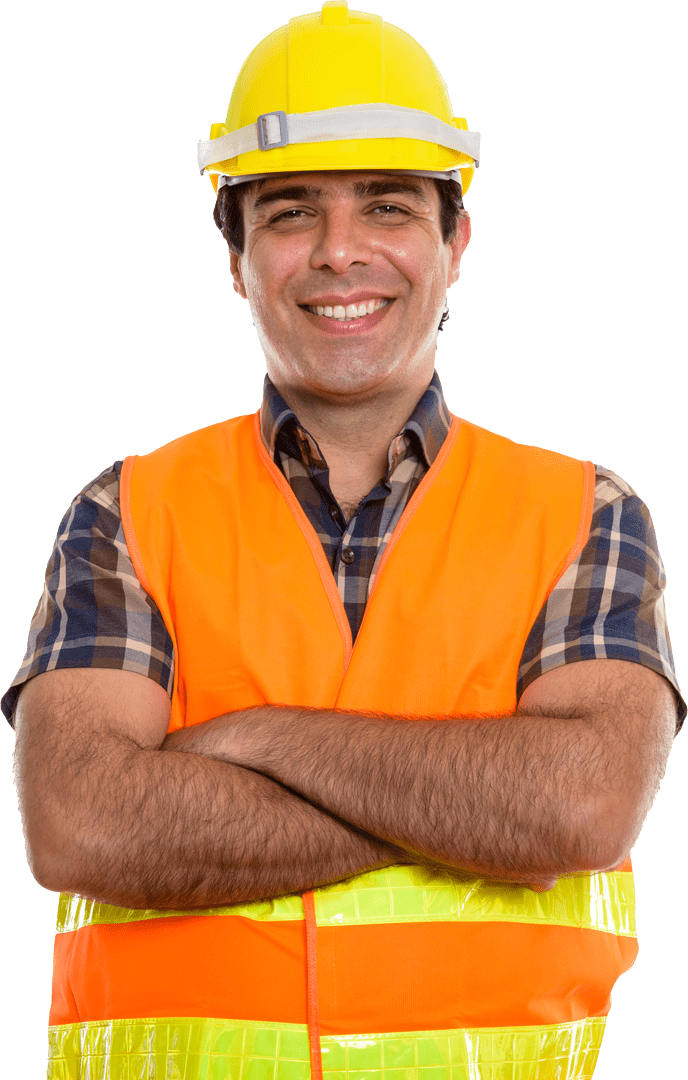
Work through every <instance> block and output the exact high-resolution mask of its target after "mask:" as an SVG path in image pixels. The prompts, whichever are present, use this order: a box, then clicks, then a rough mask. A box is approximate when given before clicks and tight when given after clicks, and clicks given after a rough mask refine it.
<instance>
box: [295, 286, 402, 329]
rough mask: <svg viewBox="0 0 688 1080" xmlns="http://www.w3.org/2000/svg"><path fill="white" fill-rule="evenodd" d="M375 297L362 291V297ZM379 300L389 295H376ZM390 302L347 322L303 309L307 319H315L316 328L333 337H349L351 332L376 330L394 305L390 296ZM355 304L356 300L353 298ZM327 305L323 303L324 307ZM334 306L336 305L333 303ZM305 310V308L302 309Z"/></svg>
mask: <svg viewBox="0 0 688 1080" xmlns="http://www.w3.org/2000/svg"><path fill="white" fill-rule="evenodd" d="M366 296H367V297H368V299H370V300H372V299H374V298H373V297H372V296H370V295H369V294H363V293H361V299H366ZM376 299H379V300H386V299H387V297H383V296H380V297H376ZM389 299H390V303H389V304H385V306H384V307H381V308H378V309H377V311H374V312H373V314H372V315H365V316H363V317H362V318H360V319H351V321H350V322H347V321H346V320H345V319H328V317H327V315H314V314H313V312H312V311H305V310H304V311H303V313H304V315H305V316H306V318H307V319H312V320H313V321H314V324H315V327H316V329H318V330H320V331H321V333H323V334H329V335H330V336H332V337H349V336H350V335H351V334H354V335H358V334H369V333H370V331H371V330H374V329H375V327H376V326H377V325H378V323H380V322H382V320H383V319H384V317H385V316H386V314H387V312H388V311H391V310H392V308H393V307H394V300H392V298H391V297H390V298H389ZM351 303H352V304H353V303H354V301H353V300H352V301H351ZM324 306H325V305H323V307H324ZM332 306H334V305H332ZM302 310H303V309H302Z"/></svg>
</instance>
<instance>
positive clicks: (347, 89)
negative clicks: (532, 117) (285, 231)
mask: <svg viewBox="0 0 688 1080" xmlns="http://www.w3.org/2000/svg"><path fill="white" fill-rule="evenodd" d="M383 102H384V103H386V104H388V105H392V106H401V107H404V108H408V109H416V110H421V111H422V112H424V113H429V114H431V116H434V117H437V118H438V119H439V120H441V121H444V123H446V124H449V125H451V127H454V128H457V129H460V130H464V131H465V130H467V126H468V125H467V123H466V121H465V120H464V119H463V118H458V117H454V116H453V115H452V106H451V102H450V100H449V93H448V91H447V87H446V85H445V83H444V80H443V79H442V76H441V75H440V73H439V71H438V69H437V67H436V66H435V64H434V62H433V61H432V59H431V57H430V56H429V55H428V53H427V52H426V51H425V49H423V48H422V47H421V46H420V45H419V44H418V42H417V41H415V40H414V39H413V38H412V37H411V36H410V35H409V34H407V33H405V32H404V31H403V30H400V29H399V28H398V27H397V26H393V25H392V24H391V23H387V22H383V20H382V18H381V17H380V16H379V15H370V14H368V13H367V12H365V11H349V10H348V7H347V3H346V0H329V2H326V3H324V4H323V8H322V12H315V13H313V14H310V15H300V16H298V17H297V18H294V19H290V20H289V23H288V24H287V25H286V26H281V27H280V28H279V30H275V31H274V32H273V33H272V34H269V35H268V36H267V37H266V38H264V39H263V41H261V42H260V44H259V45H257V46H256V48H255V49H254V50H253V52H252V53H251V54H250V55H249V56H248V58H247V60H246V61H245V63H244V65H243V67H242V68H241V71H240V72H239V75H238V77H237V80H236V83H235V84H234V90H233V92H232V98H231V101H230V103H229V109H228V111H227V118H226V121H225V123H224V124H213V125H212V128H211V131H210V138H211V140H214V139H218V138H221V137H222V136H224V135H229V134H230V133H233V132H236V131H238V130H239V129H241V128H247V127H248V126H249V125H255V124H256V122H257V121H258V120H259V118H260V117H261V116H264V115H266V114H276V113H283V114H286V116H287V117H288V116H289V114H295V113H312V112H316V111H318V110H325V109H335V108H337V107H340V106H357V105H359V106H360V105H367V106H370V104H371V103H383ZM199 145H200V144H199ZM205 145H207V144H205ZM474 168H475V161H474V159H473V158H472V157H470V156H469V155H468V154H465V153H462V152H460V151H459V150H455V149H450V148H448V147H446V146H441V145H439V144H437V143H432V142H428V141H425V140H420V139H413V138H381V137H375V138H347V139H341V140H330V141H327V142H298V143H289V144H288V145H282V146H272V147H271V148H269V149H254V150H250V151H249V152H247V153H240V154H238V155H237V156H236V157H233V158H228V159H226V160H224V161H218V162H214V163H211V164H209V165H207V166H206V171H208V173H209V174H210V178H211V180H212V182H213V186H214V188H215V190H216V191H217V185H218V179H219V176H220V175H225V176H228V177H240V176H254V175H256V174H259V175H265V174H271V173H285V172H320V171H326V170H340V169H351V170H358V171H363V170H365V171H367V170H374V169H385V170H390V169H393V170H408V171H421V172H422V171H428V172H443V173H447V172H449V171H451V170H456V169H460V170H461V186H462V190H463V191H464V192H465V191H467V190H468V187H469V185H470V182H471V179H472V177H473V171H474Z"/></svg>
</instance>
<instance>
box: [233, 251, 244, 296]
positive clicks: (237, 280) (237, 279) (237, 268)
mask: <svg viewBox="0 0 688 1080" xmlns="http://www.w3.org/2000/svg"><path fill="white" fill-rule="evenodd" d="M229 265H230V267H231V269H232V277H233V278H234V292H236V293H239V296H243V298H244V300H248V295H247V293H246V289H245V288H244V278H243V275H242V273H241V255H236V254H235V253H234V252H233V251H230V253H229Z"/></svg>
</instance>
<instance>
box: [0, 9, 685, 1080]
mask: <svg viewBox="0 0 688 1080" xmlns="http://www.w3.org/2000/svg"><path fill="white" fill-rule="evenodd" d="M376 65H377V66H376ZM383 75H384V79H383ZM371 106H374V107H371ZM330 110H332V111H330ZM323 112H327V113H328V115H326V116H324V117H323V116H322V115H321V114H322V113H323ZM452 121H453V118H452V111H451V107H450V104H449V101H448V98H447V96H446V89H444V87H443V84H442V82H441V78H440V77H439V74H438V73H437V72H436V70H435V69H434V67H433V65H432V62H431V61H430V59H429V57H427V54H425V53H424V52H423V50H421V49H420V48H419V46H418V45H417V44H416V43H415V42H413V41H412V39H409V38H408V36H407V35H405V34H403V33H402V32H401V31H399V30H397V29H396V28H395V27H392V26H390V25H389V24H382V23H381V20H379V19H377V18H376V17H375V16H369V15H365V14H363V13H360V12H356V13H353V12H352V13H349V12H348V11H347V8H346V4H345V3H343V2H341V0H335V2H334V3H329V4H328V3H326V4H325V5H324V6H323V10H322V13H317V14H316V15H311V16H303V17H301V18H298V19H294V20H292V21H291V22H290V24H289V26H288V27H283V28H281V30H279V31H276V32H275V34H273V35H271V36H270V37H269V38H268V39H266V41H265V42H262V43H261V44H260V45H259V46H258V47H257V49H256V50H254V53H252V54H251V57H249V59H248V60H247V62H246V64H245V65H244V68H243V69H242V72H241V73H240V75H239V78H238V80H237V84H236V86H235V90H234V94H233V96H232V102H231V104H230V109H229V113H228V117H227V123H226V125H216V126H214V129H213V132H212V133H211V134H212V137H211V140H209V143H208V144H202V145H201V148H200V160H201V164H202V165H203V167H204V168H208V167H210V169H209V171H211V175H212V176H213V178H214V183H215V184H216V185H217V187H218V189H219V190H218V201H217V205H216V221H217V223H218V225H219V226H220V227H221V229H222V231H223V234H224V235H225V237H226V238H227V239H228V241H229V242H230V248H231V269H232V275H233V279H234V287H235V290H236V291H237V292H238V294H239V295H240V296H241V297H243V298H244V299H247V300H248V302H249V304H250V307H251V311H252V314H253V319H254V323H255V326H256V330H257V333H258V335H259V339H260V341H261V345H262V348H263V351H264V353H265V357H266V364H267V372H268V377H267V379H266V384H265V396H264V400H263V403H262V406H261V409H260V411H259V414H257V416H256V417H237V418H235V419H232V420H229V421H227V422H225V423H223V424H219V425H215V426H213V427H211V428H207V429H204V430H202V431H200V432H194V433H192V434H191V435H189V436H185V437H183V438H182V439H179V440H177V441H176V442H173V443H171V444H169V445H168V446H166V447H163V448H161V449H160V450H159V451H156V452H154V453H153V454H149V455H147V456H145V457H141V458H136V459H135V458H127V459H126V461H125V462H124V463H121V462H118V463H117V464H116V466H114V467H113V468H112V469H109V470H106V471H105V472H104V473H103V474H101V476H100V477H99V478H97V480H96V481H95V482H94V483H93V484H91V485H88V486H87V488H85V489H84V491H83V492H82V493H81V494H80V495H79V496H77V499H76V500H75V501H74V503H73V505H72V507H71V508H70V511H69V512H68V514H67V516H66V518H65V520H64V521H63V523H62V525H61V527H60V533H59V535H58V540H57V543H56V547H55V551H54V553H53V557H52V559H51V563H50V564H49V568H48V575H47V583H46V592H45V594H44V601H43V603H42V604H40V605H39V608H38V610H37V612H36V615H35V617H34V622H33V624H32V631H31V636H30V641H29V651H28V654H27V657H26V659H25V662H24V664H23V666H22V669H21V671H20V672H19V673H18V675H17V677H16V679H15V680H14V683H13V685H12V688H11V689H10V691H9V692H8V694H7V695H6V696H5V698H4V700H3V707H4V709H5V712H6V715H7V716H8V718H10V719H11V718H12V716H13V715H14V711H15V707H16V728H17V742H18V779H19V786H20V796H21V804H22V812H23V817H24V823H25V829H26V835H27V841H28V846H29V852H30V858H31V860H32V869H33V871H34V873H35V875H36V877H37V879H38V880H39V881H40V882H41V883H42V884H43V885H45V886H46V887H48V888H52V889H55V890H56V891H61V892H62V893H63V896H62V897H61V900H60V907H59V914H58V933H57V936H56V945H55V982H54V993H53V1008H52V1011H51V1025H52V1026H51V1070H52V1072H51V1075H52V1076H55V1077H57V1076H70V1077H71V1076H78V1075H84V1074H85V1072H86V1071H87V1070H88V1072H89V1075H98V1076H100V1075H103V1076H105V1075H118V1074H124V1075H127V1074H128V1075H133V1074H134V1073H135V1072H136V1074H137V1075H148V1076H152V1075H154V1074H155V1075H175V1074H177V1075H183V1076H184V1077H185V1078H187V1080H191V1078H193V1080H195V1078H196V1077H198V1078H200V1077H201V1076H211V1075H212V1076H217V1077H228V1076H231V1077H234V1076H235V1075H236V1076H237V1077H238V1076H239V1075H240V1074H241V1075H244V1074H243V1073H242V1070H248V1074H249V1075H255V1074H256V1073H257V1072H258V1073H260V1074H261V1075H263V1074H264V1073H265V1074H267V1073H269V1074H270V1075H271V1076H273V1075H283V1074H287V1075H290V1076H291V1075H293V1076H296V1075H298V1076H305V1075H308V1071H309V1069H310V1072H311V1074H312V1075H315V1076H316V1077H317V1076H319V1075H322V1074H324V1073H333V1072H334V1073H342V1074H343V1073H344V1072H345V1071H346V1072H350V1071H352V1070H354V1071H374V1072H378V1073H380V1072H385V1073H387V1072H388V1071H389V1072H391V1071H393V1070H396V1069H409V1068H412V1069H414V1070H421V1071H422V1070H425V1069H432V1070H433V1073H434V1074H435V1075H436V1076H438V1077H439V1076H440V1075H441V1077H442V1078H444V1076H445V1075H446V1076H449V1071H450V1070H454V1071H453V1077H459V1078H460V1080H464V1078H465V1080H468V1078H469V1077H474V1076H491V1075H493V1072H494V1068H495V1067H496V1066H498V1065H499V1066H502V1067H503V1068H504V1070H509V1071H511V1072H513V1073H514V1074H516V1075H520V1076H522V1077H533V1078H534V1077H537V1076H540V1075H542V1076H544V1075H548V1074H549V1075H566V1076H568V1077H577V1078H582V1077H588V1076H591V1075H592V1071H593V1068H594V1064H595V1061H596V1057H597V1052H598V1050H599V1045H600V1042H601V1037H602V1033H603V1030H604V1022H605V1017H606V1014H607V1012H608V1009H609V995H610V991H611V988H612V986H613V985H614V982H615V980H616V978H617V977H618V976H619V975H620V974H621V973H622V972H623V971H625V970H627V969H628V967H630V965H631V963H632V962H633V960H634V958H635V955H636V952H637V947H636V944H635V935H634V924H633V893H632V873H631V865H630V858H629V857H628V856H629V852H630V850H631V848H632V847H633V844H634V842H635V840H636V838H637V836H638V833H639V831H640V829H641V827H642V823H643V820H644V818H645V816H646V814H647V811H648V809H649V806H650V804H651V801H652V798H653V796H654V794H655V792H656V790H657V787H658V785H659V782H660V780H661V777H662V775H663V772H664V768H665V766H666V760H667V757H668V753H669V750H670V748H671V743H672V738H673V736H674V734H675V732H676V730H677V726H678V727H680V725H681V724H682V722H683V719H684V717H685V714H686V706H685V703H684V701H683V699H682V697H681V695H680V692H679V690H678V686H677V683H676V677H675V674H674V671H673V660H672V657H671V649H670V644H669V638H668V633H667V631H666V626H665V623H664V613H663V600H662V588H663V582H662V581H661V573H660V571H659V570H658V567H660V566H661V563H660V560H659V557H658V553H657V551H656V548H655V546H654V533H653V530H652V526H651V520H650V518H649V514H648V512H647V509H646V508H645V507H644V506H643V504H642V503H640V500H639V499H638V498H637V496H635V493H634V492H633V490H632V489H631V488H629V487H628V485H626V484H625V482H624V481H623V480H621V478H619V477H617V476H616V475H615V474H613V473H611V472H610V471H609V470H605V469H602V468H601V467H595V466H593V465H592V463H590V462H580V461H577V460H574V459H571V458H567V457H564V456H563V455H559V454H555V453H551V452H549V451H544V450H540V449H539V448H535V447H529V446H521V445H520V444H515V443H513V442H510V441H509V440H506V439H503V438H502V437H500V436H498V435H495V434H493V433H491V432H488V431H486V430H485V429H481V428H478V427H477V426H476V425H473V424H470V423H469V422H467V421H465V420H462V419H459V418H457V417H452V415H451V414H450V413H449V411H448V409H447V407H446V405H445V403H444V400H443V397H442V391H441V386H440V383H439V379H438V378H437V376H436V374H435V373H434V356H435V349H436V337H437V329H438V324H441V321H442V320H443V316H444V314H446V292H447V289H448V288H449V287H451V285H452V284H454V283H455V282H456V280H457V279H458V276H459V269H460V262H461V258H462V255H463V252H464V250H465V248H466V246H467V244H468V242H469V238H470V222H469V219H468V215H467V214H466V213H465V210H463V207H462V201H461V195H462V191H461V188H462V189H463V192H465V191H466V190H467V188H468V186H469V183H470V179H471V174H472V170H473V168H474V165H475V162H476V159H477V151H478V143H477V139H476V137H475V136H474V135H473V133H470V132H467V131H466V128H465V122H463V121H458V120H457V121H454V122H452ZM245 129H248V131H247V130H245ZM400 132H401V133H400ZM212 143H215V146H213V145H211V144H212ZM414 166H415V167H414ZM459 180H460V181H461V186H460V187H459ZM220 184H221V185H222V186H220ZM611 535H615V538H618V540H617V542H618V543H619V544H620V545H621V544H622V543H623V542H624V538H625V537H629V538H630V537H632V539H633V545H634V552H635V555H636V561H635V562H634V564H633V566H632V567H629V565H624V566H623V567H621V569H623V571H624V572H623V576H622V575H621V569H620V567H619V564H618V563H615V562H614V561H613V558H612V550H611V549H612V545H611V544H610V543H609V538H610V536H611ZM600 578H601V579H602V580H603V582H604V588H603V589H600V587H599V585H598V580H599V579H600ZM648 598H650V599H648ZM591 605H593V606H592V607H591ZM595 605H596V606H595ZM631 608H633V609H634V615H635V617H634V618H633V619H631V618H629V609H631ZM118 610H119V612H120V618H119V626H120V629H119V631H117V630H116V628H115V627H116V622H117V619H116V612H117V611H118ZM106 612H107V616H108V617H107V620H105V619H103V623H105V622H106V623H107V633H103V630H102V629H101V628H100V627H99V621H100V615H101V613H102V614H103V615H105V613H106ZM596 615H604V618H602V619H601V625H600V626H599V627H598V625H597V622H596V619H595V616H596ZM591 626H594V629H595V639H594V649H590V641H589V635H590V628H591ZM629 627H631V628H632V629H631V630H629ZM636 627H637V629H636ZM91 628H93V629H91ZM641 634H642V640H641V636H640V635H641ZM634 635H635V638H634ZM105 638H107V640H105ZM600 639H602V640H600ZM641 646H642V647H641ZM80 650H81V651H80ZM591 652H592V653H593V655H594V656H595V657H597V658H595V659H591V658H590V653H591ZM601 652H604V654H605V655H604V659H600V658H599V657H600V653H601ZM75 656H76V657H77V659H79V658H82V659H81V663H75V661H74V658H75ZM86 658H87V659H86ZM629 661H630V662H629ZM48 668H49V669H50V670H48ZM142 674H143V675H145V676H147V677H145V678H141V675H142ZM20 691H21V693H20ZM677 707H678V708H677ZM371 1032H372V1033H375V1034H372V1035H371Z"/></svg>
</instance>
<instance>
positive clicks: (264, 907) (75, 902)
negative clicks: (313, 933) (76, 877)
mask: <svg viewBox="0 0 688 1080" xmlns="http://www.w3.org/2000/svg"><path fill="white" fill-rule="evenodd" d="M179 915H184V916H186V917H188V916H189V915H243V916H244V917H245V918H247V919H260V920H262V919H280V920H287V921H289V920H294V919H303V903H302V901H301V897H300V896H283V897H281V898H280V899H278V900H262V901H260V902H258V903H254V904H233V905H232V906H231V907H217V908H202V909H199V910H197V911H193V910H189V911H154V910H152V909H148V908H121V907H113V906H112V905H111V904H99V903H98V901H97V900H86V899H85V898H84V897H83V896H71V895H70V894H69V893H61V895H60V901H59V903H58V906H57V933H58V934H64V933H66V932H67V931H69V930H80V929H81V927H82V926H93V925H97V924H101V923H130V922H141V921H142V920H143V919H170V918H172V917H173V916H179Z"/></svg>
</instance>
